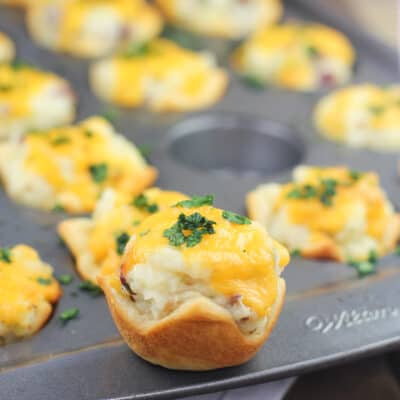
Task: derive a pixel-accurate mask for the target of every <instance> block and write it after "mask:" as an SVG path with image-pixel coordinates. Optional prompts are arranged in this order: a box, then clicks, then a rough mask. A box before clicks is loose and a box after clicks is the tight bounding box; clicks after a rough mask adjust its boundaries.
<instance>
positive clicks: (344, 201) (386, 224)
mask: <svg viewBox="0 0 400 400" xmlns="http://www.w3.org/2000/svg"><path fill="white" fill-rule="evenodd" d="M247 208H248V213H249V215H250V217H251V218H253V219H254V220H256V221H259V222H260V223H261V224H262V225H264V226H265V227H266V228H267V229H268V230H269V232H271V235H273V237H274V238H276V239H277V240H280V241H281V242H282V243H284V244H285V245H286V246H287V247H288V248H289V249H290V250H292V251H298V252H300V253H301V255H302V256H303V257H307V258H320V259H331V260H337V261H343V262H348V261H363V260H367V259H368V258H369V257H370V255H371V252H373V253H375V254H376V255H377V256H384V255H386V254H387V253H389V252H391V251H393V249H394V248H395V246H396V243H397V241H398V240H399V237H400V216H399V214H397V213H395V211H394V208H393V206H392V204H391V203H390V201H389V200H388V199H387V197H386V194H385V192H384V191H383V190H382V188H381V187H380V186H379V178H378V176H377V175H376V174H375V173H373V172H365V173H364V172H359V171H354V170H349V169H348V168H345V167H325V168H323V167H307V166H300V167H297V168H296V169H295V170H294V173H293V181H292V182H290V183H287V184H277V183H270V184H265V185H261V186H259V187H258V188H256V189H255V190H254V191H252V192H250V193H249V194H248V195H247Z"/></svg>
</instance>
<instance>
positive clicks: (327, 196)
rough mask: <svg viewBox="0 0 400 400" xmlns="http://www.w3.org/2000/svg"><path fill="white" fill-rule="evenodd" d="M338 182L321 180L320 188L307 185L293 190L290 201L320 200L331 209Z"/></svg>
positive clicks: (328, 179) (290, 193)
mask: <svg viewBox="0 0 400 400" xmlns="http://www.w3.org/2000/svg"><path fill="white" fill-rule="evenodd" d="M337 185H338V181H336V180H335V179H331V178H326V179H321V180H320V185H319V186H318V187H316V186H313V185H310V184H306V185H302V186H297V187H295V188H293V189H292V190H291V191H290V192H289V193H288V194H287V195H286V198H288V199H312V198H317V197H318V198H319V200H320V202H321V203H322V204H323V205H325V206H327V207H330V206H332V204H333V197H334V196H335V194H336V187H337Z"/></svg>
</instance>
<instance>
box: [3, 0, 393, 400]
mask: <svg viewBox="0 0 400 400" xmlns="http://www.w3.org/2000/svg"><path fill="white" fill-rule="evenodd" d="M327 1H328V0H326V1H322V0H319V1H311V0H301V1H300V0H299V1H290V2H289V1H288V2H286V9H287V10H286V14H287V17H294V18H299V19H302V20H312V21H318V22H322V23H327V24H329V25H331V26H333V27H336V28H338V29H340V30H342V31H343V32H345V33H346V34H347V35H348V36H349V37H350V39H351V40H352V42H353V44H354V45H355V47H356V49H357V66H356V70H355V76H354V79H353V82H364V81H373V82H377V83H382V84H387V83H392V82H394V81H396V80H397V79H398V70H397V58H396V54H395V52H394V51H392V50H391V49H389V48H386V47H385V46H384V45H382V44H380V43H378V42H375V41H374V40H373V39H372V38H371V37H369V36H368V35H367V34H364V33H362V32H360V31H358V30H357V29H356V28H355V26H353V25H351V24H348V23H346V21H345V20H343V19H337V18H336V17H335V16H332V15H328V13H326V12H325V11H326V9H325V6H326V3H327ZM0 30H2V31H5V32H6V33H8V34H10V35H11V37H12V38H13V39H14V40H15V41H16V43H17V48H18V56H19V58H22V59H24V60H28V61H30V62H32V63H34V64H35V65H37V66H39V67H42V68H46V69H50V70H53V71H55V72H57V73H59V74H61V75H63V76H65V77H66V78H67V79H68V80H69V81H70V82H71V84H72V85H73V86H74V88H75V89H76V91H77V93H78V96H79V110H78V113H79V119H82V118H83V117H87V116H90V115H92V114H95V113H99V112H101V111H103V110H104V109H105V108H106V107H107V105H105V104H103V103H101V102H100V101H99V100H97V99H96V98H95V97H94V95H93V94H92V93H91V92H90V90H89V87H88V80H87V70H88V63H87V62H86V61H81V60H77V59H73V58H71V57H68V56H64V55H58V54H53V53H50V52H49V51H46V50H44V49H41V48H39V47H37V46H36V45H33V44H32V42H31V40H30V39H29V37H28V35H27V33H26V30H25V27H24V24H23V13H22V12H21V11H19V10H16V9H12V8H6V7H0ZM203 41H204V44H205V45H206V46H208V47H211V48H212V49H213V50H216V51H217V54H218V57H219V60H220V62H221V63H222V64H223V65H227V55H228V54H229V51H230V50H231V48H232V44H231V43H224V42H223V41H213V40H203ZM230 74H231V83H230V87H229V90H228V92H227V94H226V96H225V97H224V98H223V99H222V101H221V102H219V103H218V104H217V105H216V106H215V107H213V108H212V109H210V110H205V111H202V112H199V113H192V114H161V115H158V114H154V113H151V112H149V111H146V110H142V109H141V110H120V112H119V115H118V118H117V119H116V123H115V125H116V128H117V129H118V131H120V132H122V133H124V134H125V135H126V136H127V137H129V138H130V139H132V140H133V141H134V142H135V143H136V144H137V145H147V146H149V147H150V148H151V154H150V161H151V162H152V163H153V164H155V165H156V166H157V167H158V168H159V170H160V178H159V180H158V182H157V185H158V186H160V187H162V188H168V189H176V190H180V191H182V192H185V193H188V194H204V193H214V194H215V197H216V205H217V206H220V207H223V208H226V209H230V210H233V211H237V212H241V213H244V212H245V211H244V198H245V194H246V193H247V192H248V191H249V190H250V189H252V188H254V187H255V186H256V185H258V184H260V183H262V182H267V181H285V180H288V179H289V178H290V174H291V170H292V168H293V167H294V166H296V165H298V164H299V163H306V164H322V165H334V164H346V165H349V166H351V167H352V168H355V169H359V170H369V169H372V170H375V171H377V172H378V173H379V174H380V177H381V181H382V185H383V186H384V188H385V190H386V191H387V192H388V193H389V196H390V198H391V200H392V201H393V202H394V203H395V204H396V206H397V205H398V203H399V201H398V200H399V186H400V182H399V181H398V179H397V175H396V161H397V154H395V153H392V154H379V153H373V152H369V151H361V150H357V151H355V150H350V149H347V148H345V147H342V146H339V145H335V144H332V143H329V142H328V141H326V140H324V139H322V138H320V137H319V136H318V135H317V133H316V131H315V129H314V128H313V126H312V122H311V115H312V110H313V107H314V105H315V103H316V102H317V101H318V99H319V98H320V97H321V96H322V95H324V94H325V92H318V93H311V94H302V93H295V92H290V91H284V90H280V89H274V88H268V89H266V90H254V89H251V88H249V87H247V86H245V85H243V83H241V81H240V80H239V79H238V78H237V77H235V75H234V74H233V73H232V72H231V73H230ZM65 217H66V216H64V215H62V214H57V213H46V212H40V211H36V210H32V209H29V208H24V207H21V206H18V205H16V204H13V203H12V202H11V201H10V200H9V199H8V198H7V197H6V195H5V194H4V192H3V191H1V192H0V243H1V245H2V246H8V245H10V246H11V245H14V244H16V243H26V244H29V245H32V246H33V247H35V248H36V249H37V250H38V251H39V252H40V254H41V256H42V258H43V259H44V260H46V261H47V262H49V263H51V264H52V265H53V266H54V267H55V270H56V275H60V274H63V273H68V274H72V275H74V276H75V279H74V282H73V283H72V284H71V285H69V286H65V287H64V296H63V297H62V299H61V301H60V303H59V304H58V306H57V308H56V310H55V313H54V316H53V318H52V319H51V320H50V321H49V323H48V324H47V325H46V326H45V327H44V329H43V330H42V331H41V332H39V333H38V334H37V335H35V336H33V337H32V338H30V339H28V340H25V341H23V342H20V343H16V344H11V345H8V346H6V347H2V348H0V399H2V400H3V399H4V400H14V399H18V400H25V399H29V400H45V399H63V400H77V399H90V400H92V399H93V400H94V399H96V400H98V399H171V398H177V397H181V396H188V395H191V394H194V393H205V392H211V391H218V390H223V389H226V388H233V387H239V386H244V385H249V384H253V383H257V382H264V381H267V380H272V379H277V378H281V377H285V376H289V375H295V374H301V373H304V372H306V371H309V370H312V369H317V368H322V367H326V366H328V365H331V364H333V363H339V362H343V361H345V360H349V359H353V358H356V357H361V356H366V355H369V354H371V353H377V352H382V351H385V350H387V349H389V348H392V347H395V346H398V345H400V258H399V257H396V256H394V255H393V256H388V257H385V258H384V259H382V260H380V262H379V265H378V272H377V273H376V274H375V275H371V276H369V277H366V278H364V279H358V278H357V274H356V271H355V270H354V269H353V268H350V267H348V266H346V265H341V264H338V263H333V262H316V261H306V260H301V259H299V258H294V259H293V260H292V262H291V264H290V266H289V267H288V268H287V270H286V272H285V274H284V275H285V278H286V282H287V285H288V293H287V299H286V303H285V306H284V309H283V311H282V314H281V316H280V319H279V322H278V324H277V326H276V328H275V330H274V332H273V334H272V335H271V337H270V339H269V341H268V342H267V343H266V345H265V346H264V348H263V349H262V350H261V351H260V353H259V354H258V355H257V356H256V357H255V358H254V359H252V360H251V361H250V362H248V363H247V364H245V365H242V366H239V367H234V368H226V369H222V370H217V371H211V372H196V373H193V372H177V371H170V370H167V369H163V368H160V367H156V366H153V365H151V364H148V363H147V362H145V361H143V360H141V359H140V358H138V357H137V356H135V355H134V354H133V353H132V352H131V351H130V350H129V348H128V347H127V346H126V345H125V343H124V342H123V341H122V340H121V338H120V336H119V335H118V333H117V330H116V328H115V327H114V324H113V322H112V320H111V317H110V315H109V312H108V309H107V306H106V304H105V300H104V297H103V296H99V297H96V298H93V297H91V296H89V295H88V294H86V293H84V292H81V291H79V290H77V285H78V283H79V279H78V277H77V275H76V273H75V270H74V264H73V260H72V259H71V257H70V255H69V252H68V250H67V249H65V248H64V247H63V246H62V245H61V244H60V242H59V240H58V238H57V235H56V224H57V222H58V221H60V220H61V219H63V218H65ZM75 292H76V293H77V295H76V293H75ZM74 306H76V307H79V309H80V316H79V318H78V319H76V320H73V321H70V322H69V323H68V324H66V325H62V324H61V322H60V320H59V318H58V316H59V314H60V312H61V311H62V310H65V309H67V308H69V307H74Z"/></svg>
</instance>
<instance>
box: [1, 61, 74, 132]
mask: <svg viewBox="0 0 400 400" xmlns="http://www.w3.org/2000/svg"><path fill="white" fill-rule="evenodd" d="M75 103H76V99H75V95H74V93H73V91H72V89H71V87H70V85H69V84H68V82H67V81H65V80H64V79H63V78H61V77H59V76H57V75H55V74H53V73H51V72H45V71H40V70H38V69H36V68H34V67H32V66H29V65H25V64H23V63H20V62H14V63H12V64H0V120H1V124H0V138H6V137H12V136H18V135H22V134H24V133H26V132H27V131H29V130H38V129H48V128H52V127H54V126H58V125H60V124H66V123H70V122H71V121H72V120H73V119H74V117H75Z"/></svg>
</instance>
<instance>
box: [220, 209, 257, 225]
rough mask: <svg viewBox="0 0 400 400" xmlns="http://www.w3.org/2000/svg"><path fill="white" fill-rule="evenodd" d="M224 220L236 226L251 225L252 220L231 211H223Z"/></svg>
mask: <svg viewBox="0 0 400 400" xmlns="http://www.w3.org/2000/svg"><path fill="white" fill-rule="evenodd" d="M222 218H224V219H227V220H228V221H229V222H232V223H234V224H238V225H250V224H251V220H250V219H249V218H247V217H244V216H243V215H240V214H236V213H234V212H231V211H226V210H224V211H222Z"/></svg>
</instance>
